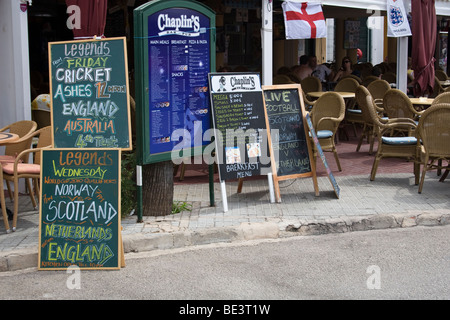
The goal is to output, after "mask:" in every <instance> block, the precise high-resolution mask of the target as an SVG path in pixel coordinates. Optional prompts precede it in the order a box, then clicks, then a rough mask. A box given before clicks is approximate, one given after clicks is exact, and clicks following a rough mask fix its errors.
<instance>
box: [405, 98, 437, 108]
mask: <svg viewBox="0 0 450 320" xmlns="http://www.w3.org/2000/svg"><path fill="white" fill-rule="evenodd" d="M409 100H410V101H411V103H412V104H413V106H414V108H415V109H416V110H419V111H420V110H424V109H426V108H428V107H429V106H431V104H432V103H433V101H434V99H432V98H409Z"/></svg>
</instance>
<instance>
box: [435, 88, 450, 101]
mask: <svg viewBox="0 0 450 320" xmlns="http://www.w3.org/2000/svg"><path fill="white" fill-rule="evenodd" d="M449 88H450V87H449ZM439 103H450V91H448V92H443V93H441V94H440V95H438V96H437V97H436V98H434V100H433V102H432V103H431V105H432V106H434V105H435V104H439Z"/></svg>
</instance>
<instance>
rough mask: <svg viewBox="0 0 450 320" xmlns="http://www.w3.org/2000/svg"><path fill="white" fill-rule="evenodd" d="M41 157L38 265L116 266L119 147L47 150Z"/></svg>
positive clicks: (55, 266) (55, 267) (43, 266)
mask: <svg viewBox="0 0 450 320" xmlns="http://www.w3.org/2000/svg"><path fill="white" fill-rule="evenodd" d="M42 161H43V169H42V177H43V181H42V186H43V187H42V211H41V223H40V262H39V267H40V268H45V269H57V268H64V267H65V266H66V265H67V264H76V265H77V266H79V267H80V268H112V267H117V265H118V261H119V260H118V254H117V250H118V232H119V225H120V221H119V216H120V210H119V202H118V199H119V186H118V182H119V181H120V179H119V171H120V170H119V163H120V159H119V150H117V149H116V150H112V149H102V150H87V149H86V150H80V149H53V150H45V151H44V152H43V159H42Z"/></svg>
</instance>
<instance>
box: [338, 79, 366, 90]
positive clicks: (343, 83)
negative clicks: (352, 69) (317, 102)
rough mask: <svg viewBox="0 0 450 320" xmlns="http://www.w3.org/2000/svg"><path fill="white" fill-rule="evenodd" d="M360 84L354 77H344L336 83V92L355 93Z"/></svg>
mask: <svg viewBox="0 0 450 320" xmlns="http://www.w3.org/2000/svg"><path fill="white" fill-rule="evenodd" d="M359 85H360V83H359V82H358V81H357V80H355V79H354V78H353V77H344V78H342V79H341V80H339V81H338V83H336V86H335V87H334V91H337V92H339V91H341V92H355V91H356V88H358V86H359Z"/></svg>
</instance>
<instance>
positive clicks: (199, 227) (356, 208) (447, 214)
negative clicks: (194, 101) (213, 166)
mask: <svg viewBox="0 0 450 320" xmlns="http://www.w3.org/2000/svg"><path fill="white" fill-rule="evenodd" d="M336 180H337V182H338V184H339V186H340V188H341V193H340V198H339V199H337V197H336V195H335V193H334V191H333V189H332V186H331V183H330V181H329V180H328V177H325V176H321V177H319V178H318V183H319V190H320V195H319V196H318V197H316V196H315V195H314V187H313V183H312V179H311V178H303V179H295V180H287V181H282V182H281V183H280V190H281V197H282V202H281V203H270V201H269V192H268V190H269V189H268V183H267V179H266V178H265V179H264V178H262V179H258V180H248V181H245V182H244V186H243V189H242V193H240V194H237V182H227V183H226V186H227V199H228V212H225V213H224V212H223V207H222V200H221V197H220V185H219V184H218V183H215V184H214V187H215V199H216V206H215V207H210V203H209V185H208V184H207V183H198V184H180V185H176V186H175V195H174V200H175V201H185V202H187V203H189V204H191V205H192V210H191V211H184V212H182V213H178V214H173V215H169V216H159V217H144V221H143V223H137V222H136V216H129V217H126V218H123V219H122V226H123V233H122V234H123V242H124V249H125V253H130V252H137V251H147V250H155V249H170V248H176V247H183V246H191V245H201V244H207V243H214V242H232V241H243V240H249V239H258V238H277V237H284V236H291V235H314V234H323V233H330V232H348V231H357V230H371V229H380V228H395V227H412V226H415V225H430V226H432V225H444V224H449V223H450V181H449V180H447V181H445V182H443V183H441V182H438V177H437V176H436V173H435V172H430V173H429V175H428V176H427V178H426V180H425V185H424V189H423V192H422V194H418V192H417V188H418V187H417V186H415V185H414V176H413V175H412V174H408V173H388V174H386V173H384V174H378V175H377V178H376V180H375V181H369V178H368V175H356V176H336ZM6 203H7V206H8V207H10V208H11V209H12V203H11V202H10V201H9V199H6ZM19 212H20V214H19V220H18V229H17V231H16V232H13V233H10V234H6V233H5V228H4V225H3V221H0V271H8V270H17V269H22V268H27V267H34V266H36V265H37V246H38V237H39V236H38V230H39V223H38V218H39V214H38V211H36V210H34V209H33V208H32V206H31V201H30V199H29V197H28V196H22V197H21V198H20V210H19ZM0 220H2V219H0Z"/></svg>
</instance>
